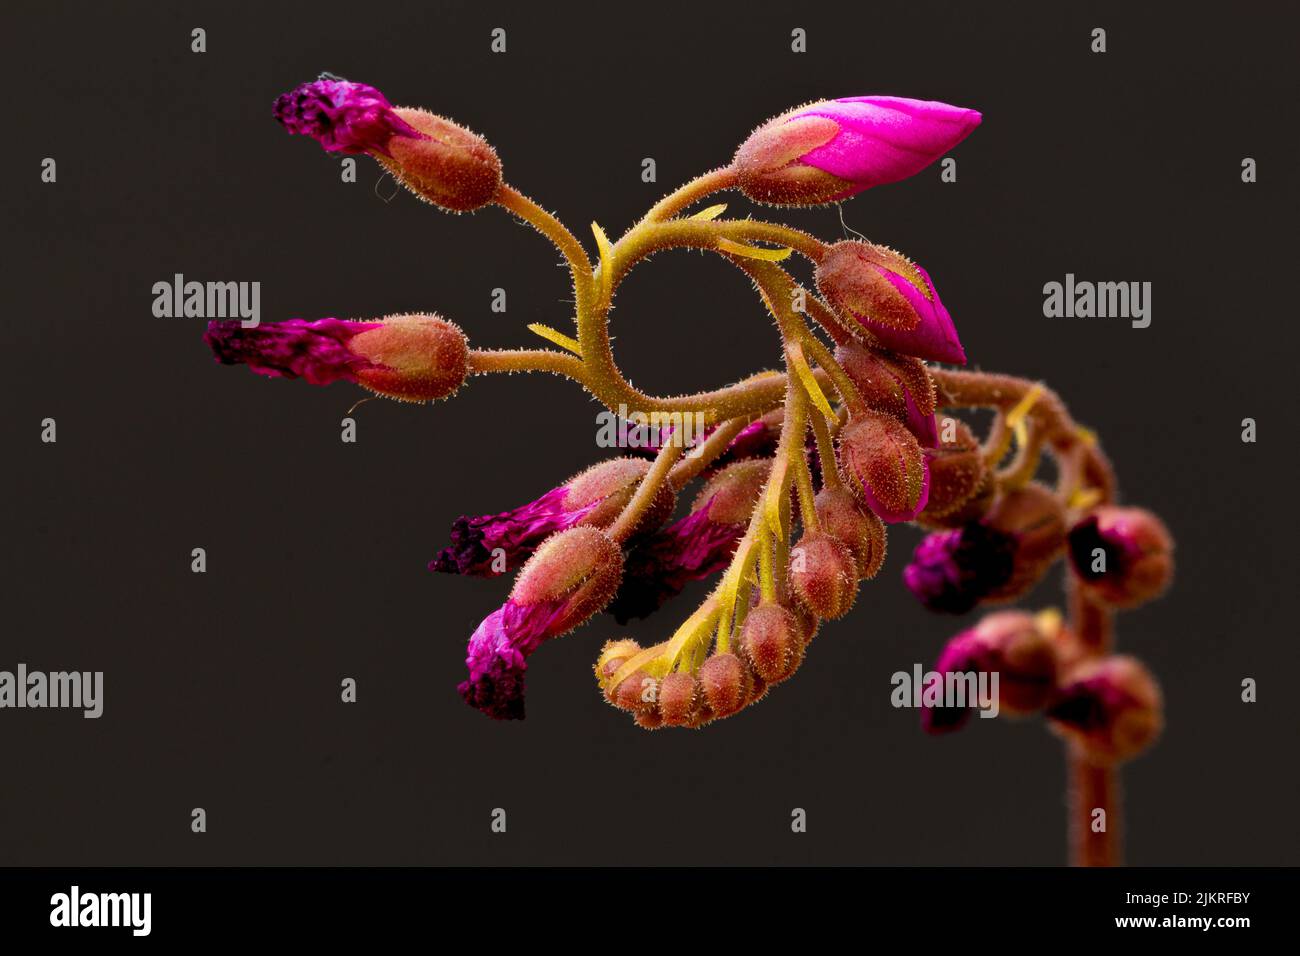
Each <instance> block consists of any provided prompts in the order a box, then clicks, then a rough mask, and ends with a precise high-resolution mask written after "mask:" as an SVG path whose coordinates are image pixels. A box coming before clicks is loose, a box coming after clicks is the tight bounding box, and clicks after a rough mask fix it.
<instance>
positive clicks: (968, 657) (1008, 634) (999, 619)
mask: <svg viewBox="0 0 1300 956" xmlns="http://www.w3.org/2000/svg"><path fill="white" fill-rule="evenodd" d="M1057 667H1058V662H1057V653H1056V648H1055V646H1054V645H1053V643H1052V639H1051V638H1050V637H1049V636H1048V635H1047V634H1045V633H1044V632H1043V630H1042V629H1041V628H1040V627H1039V626H1038V622H1037V621H1035V619H1034V617H1033V615H1032V614H1026V613H1025V612H1023V611H999V612H998V613H996V614H990V615H988V616H987V617H985V618H984V619H983V620H981V621H980V622H979V624H977V625H976V626H975V627H974V628H973V629H971V630H969V631H963V632H962V633H960V634H958V635H957V636H956V637H954V638H952V640H950V641H949V642H948V643H947V644H946V645H945V646H944V649H943V651H942V653H940V655H939V660H938V661H937V662H936V663H935V665H934V671H935V673H938V674H945V675H946V674H963V673H968V672H974V673H976V674H979V673H986V674H997V675H998V711H999V713H1007V714H1011V715H1016V716H1020V715H1024V714H1031V713H1034V712H1035V711H1039V710H1042V709H1043V707H1044V706H1046V704H1047V702H1048V700H1049V698H1051V696H1052V694H1053V693H1054V691H1055V690H1056V674H1057ZM969 717H970V707H963V708H958V707H927V708H926V709H924V710H923V711H921V726H922V728H923V729H924V730H925V731H926V733H930V734H942V733H948V732H949V731H953V730H957V729H958V728H960V727H961V726H962V725H964V724H965V723H966V720H967V719H968V718H969Z"/></svg>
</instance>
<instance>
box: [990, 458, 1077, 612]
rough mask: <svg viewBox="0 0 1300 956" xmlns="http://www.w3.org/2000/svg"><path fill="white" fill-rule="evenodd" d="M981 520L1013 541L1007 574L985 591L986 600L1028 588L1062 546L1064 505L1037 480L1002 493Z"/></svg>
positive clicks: (1006, 597) (1016, 594) (1011, 595)
mask: <svg viewBox="0 0 1300 956" xmlns="http://www.w3.org/2000/svg"><path fill="white" fill-rule="evenodd" d="M984 523H985V524H987V525H988V526H989V527H990V528H993V529H995V530H997V531H1001V532H1003V533H1004V534H1009V535H1011V536H1013V537H1014V538H1015V542H1016V550H1015V558H1014V568H1013V570H1012V573H1011V577H1010V579H1008V580H1007V582H1006V583H1005V584H1002V585H1001V586H999V587H995V588H993V589H992V590H991V591H990V592H989V593H988V594H987V595H986V597H987V599H988V600H990V601H1012V600H1015V599H1016V598H1018V597H1020V596H1021V595H1022V594H1025V593H1026V592H1028V591H1029V589H1030V588H1032V587H1033V586H1034V585H1035V584H1037V583H1038V581H1039V580H1040V579H1041V578H1042V576H1043V575H1044V574H1045V573H1047V569H1048V568H1050V567H1051V566H1052V564H1053V562H1055V561H1056V559H1057V558H1058V557H1060V555H1061V552H1062V551H1063V550H1064V548H1065V508H1064V507H1063V506H1062V505H1061V502H1060V500H1059V499H1058V498H1057V497H1056V495H1054V494H1052V492H1051V491H1050V490H1049V489H1047V488H1046V487H1044V486H1043V485H1040V484H1038V483H1037V482H1031V483H1030V484H1027V485H1024V486H1023V487H1021V488H1013V489H1012V490H1010V491H1008V492H1006V493H1004V494H1003V495H1002V497H1001V498H999V499H998V500H997V501H996V502H995V503H994V505H993V507H992V508H991V509H989V512H988V514H987V515H985V517H984Z"/></svg>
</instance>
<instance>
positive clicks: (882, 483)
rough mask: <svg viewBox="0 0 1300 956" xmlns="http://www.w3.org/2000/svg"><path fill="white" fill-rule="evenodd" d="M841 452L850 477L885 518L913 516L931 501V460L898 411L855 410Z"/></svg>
mask: <svg viewBox="0 0 1300 956" xmlns="http://www.w3.org/2000/svg"><path fill="white" fill-rule="evenodd" d="M838 452H839V454H838V458H839V464H840V470H841V472H843V475H844V478H845V480H846V481H847V482H848V483H849V486H850V487H851V488H852V489H853V491H854V493H855V494H859V495H861V497H862V500H863V501H865V502H866V504H867V507H869V508H870V509H871V510H872V511H874V512H875V513H876V514H877V515H878V516H879V517H880V519H881V520H882V521H885V522H887V523H897V522H900V521H911V520H912V519H913V518H915V517H916V516H917V514H919V513H920V512H921V510H922V509H923V508H924V507H925V505H926V502H928V501H929V500H930V466H929V462H928V460H927V459H926V456H925V454H924V453H923V452H922V451H921V446H920V444H918V443H917V440H916V437H915V436H914V435H913V434H912V433H911V432H910V431H908V430H907V427H906V426H905V425H904V424H903V423H902V422H900V421H899V420H898V419H896V418H894V417H893V416H892V415H887V414H885V413H884V412H875V411H859V412H858V413H856V414H853V415H851V416H850V418H849V422H848V424H847V425H845V426H844V428H843V429H841V431H840V437H839V449H838Z"/></svg>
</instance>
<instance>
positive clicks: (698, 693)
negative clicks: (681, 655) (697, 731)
mask: <svg viewBox="0 0 1300 956" xmlns="http://www.w3.org/2000/svg"><path fill="white" fill-rule="evenodd" d="M703 702H704V690H703V688H702V687H701V686H700V683H699V681H697V680H696V679H695V678H694V677H692V676H691V675H690V674H683V673H681V672H680V671H674V672H673V673H671V674H667V675H665V676H664V679H663V680H661V681H660V682H659V713H660V715H661V716H662V717H663V722H664V723H665V724H666V725H668V726H669V727H690V726H695V725H697V724H698V721H699V713H700V709H701V707H702V706H703Z"/></svg>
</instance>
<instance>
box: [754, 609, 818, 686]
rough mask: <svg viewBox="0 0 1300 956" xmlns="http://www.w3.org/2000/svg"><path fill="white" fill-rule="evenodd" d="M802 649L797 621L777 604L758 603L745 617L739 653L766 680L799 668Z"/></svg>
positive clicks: (783, 677)
mask: <svg viewBox="0 0 1300 956" xmlns="http://www.w3.org/2000/svg"><path fill="white" fill-rule="evenodd" d="M803 649H804V641H803V635H802V634H801V633H800V630H799V622H798V621H797V620H796V619H795V616H794V615H793V614H791V613H790V611H789V610H788V609H787V608H784V607H782V606H781V605H780V604H774V603H769V604H760V605H758V607H756V608H753V609H752V610H751V611H750V612H749V614H748V615H747V616H746V617H745V625H744V628H743V629H742V631H741V635H740V651H741V655H742V656H743V657H744V659H745V660H746V661H747V662H748V664H749V666H750V668H752V669H753V671H754V673H755V674H756V675H757V676H758V677H760V678H762V679H763V681H765V682H766V683H768V684H779V683H780V682H781V681H783V680H786V679H787V678H789V677H790V676H791V675H792V674H793V673H794V672H795V671H796V670H798V668H799V665H800V664H801V663H803Z"/></svg>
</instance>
